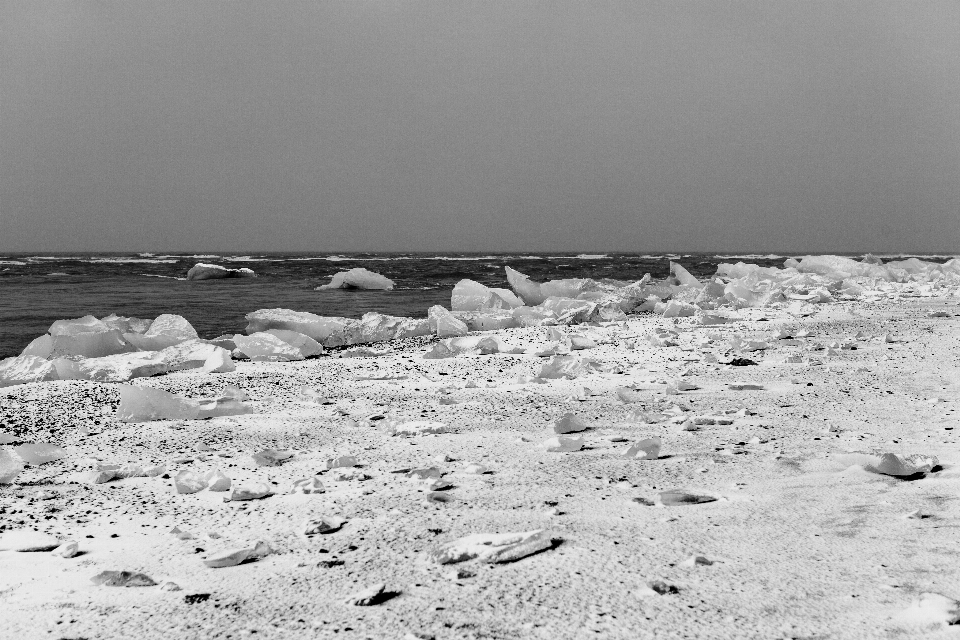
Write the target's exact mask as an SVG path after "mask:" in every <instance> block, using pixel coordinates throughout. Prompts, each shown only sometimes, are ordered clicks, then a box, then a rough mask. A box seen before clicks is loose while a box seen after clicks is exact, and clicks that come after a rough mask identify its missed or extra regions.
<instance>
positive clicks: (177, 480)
mask: <svg viewBox="0 0 960 640" xmlns="http://www.w3.org/2000/svg"><path fill="white" fill-rule="evenodd" d="M173 486H174V488H175V489H176V490H177V493H197V492H198V491H203V490H204V489H206V488H207V481H206V480H205V479H204V478H203V476H201V475H200V474H199V473H197V472H196V471H189V470H184V471H181V472H179V473H177V475H175V476H174V477H173Z"/></svg>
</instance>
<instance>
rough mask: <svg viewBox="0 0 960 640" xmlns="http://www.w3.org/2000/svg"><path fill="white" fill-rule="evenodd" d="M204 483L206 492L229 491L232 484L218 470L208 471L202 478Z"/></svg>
mask: <svg viewBox="0 0 960 640" xmlns="http://www.w3.org/2000/svg"><path fill="white" fill-rule="evenodd" d="M203 481H204V483H206V485H207V490H209V491H229V490H230V485H231V484H232V482H231V480H230V478H228V477H227V476H226V474H224V473H223V471H220V469H213V470H212V471H208V472H207V473H206V475H204V477H203Z"/></svg>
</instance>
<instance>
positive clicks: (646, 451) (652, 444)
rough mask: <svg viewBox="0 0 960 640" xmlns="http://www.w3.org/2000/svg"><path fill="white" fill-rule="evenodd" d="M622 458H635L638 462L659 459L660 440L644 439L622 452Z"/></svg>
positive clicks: (656, 438) (655, 438)
mask: <svg viewBox="0 0 960 640" xmlns="http://www.w3.org/2000/svg"><path fill="white" fill-rule="evenodd" d="M623 457H624V458H636V459H638V460H656V459H657V458H659V457H660V438H658V437H653V438H646V439H644V440H641V441H640V442H637V443H636V444H632V445H630V446H629V447H627V449H626V450H625V451H624V452H623Z"/></svg>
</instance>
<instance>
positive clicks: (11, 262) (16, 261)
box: [0, 260, 27, 267]
mask: <svg viewBox="0 0 960 640" xmlns="http://www.w3.org/2000/svg"><path fill="white" fill-rule="evenodd" d="M0 264H13V265H17V266H18V267H25V266H27V263H26V262H20V261H19V260H0Z"/></svg>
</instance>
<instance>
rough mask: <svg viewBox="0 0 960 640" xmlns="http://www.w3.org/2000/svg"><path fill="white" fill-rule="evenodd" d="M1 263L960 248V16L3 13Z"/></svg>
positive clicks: (839, 7) (823, 12) (510, 11)
mask: <svg viewBox="0 0 960 640" xmlns="http://www.w3.org/2000/svg"><path fill="white" fill-rule="evenodd" d="M0 250H2V251H7V252H11V251H18V250H23V251H35V250H44V251H56V250H62V251H80V250H96V251H99V250H116V251H150V250H164V251H168V250H169V251H201V250H248V251H268V250H277V251H283V250H289V251H294V250H299V251H311V250H315V251H391V250H393V251H418V250H423V251H442V250H449V251H474V250H475V251H539V250H542V251H560V250H569V251H592V250H604V251H640V252H648V251H700V250H702V251H804V252H839V251H868V250H874V251H901V250H902V251H915V252H951V253H953V252H960V3H958V2H957V1H955V0H950V1H933V0H924V1H923V2H901V1H897V2H879V1H877V2H853V1H850V2H815V1H805V2H796V1H779V0H762V1H757V2H752V1H751V2H722V1H713V0H710V1H706V0H705V1H702V2H677V1H675V0H671V1H666V2H649V1H646V0H643V1H638V0H630V1H627V2H585V1H576V2H569V1H565V0H550V1H544V2H525V1H522V0H521V1H517V0H511V1H509V2H498V1H490V0H484V1H477V0H470V1H465V2H461V1H455V0H442V1H437V2H433V1H430V2H419V1H413V0H408V1H403V2H401V1H396V0H389V1H386V0H385V1H369V2H361V1H355V0H354V1H350V2H332V1H330V0H325V1H323V2H261V1H255V2H254V1H250V2H209V1H205V0H190V1H189V2H170V1H166V2H156V1H150V2H135V1H122V2H121V1H116V2H94V1H83V0H80V1H76V2H57V3H48V2H43V1H41V0H26V1H23V2H18V1H13V0H0Z"/></svg>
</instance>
